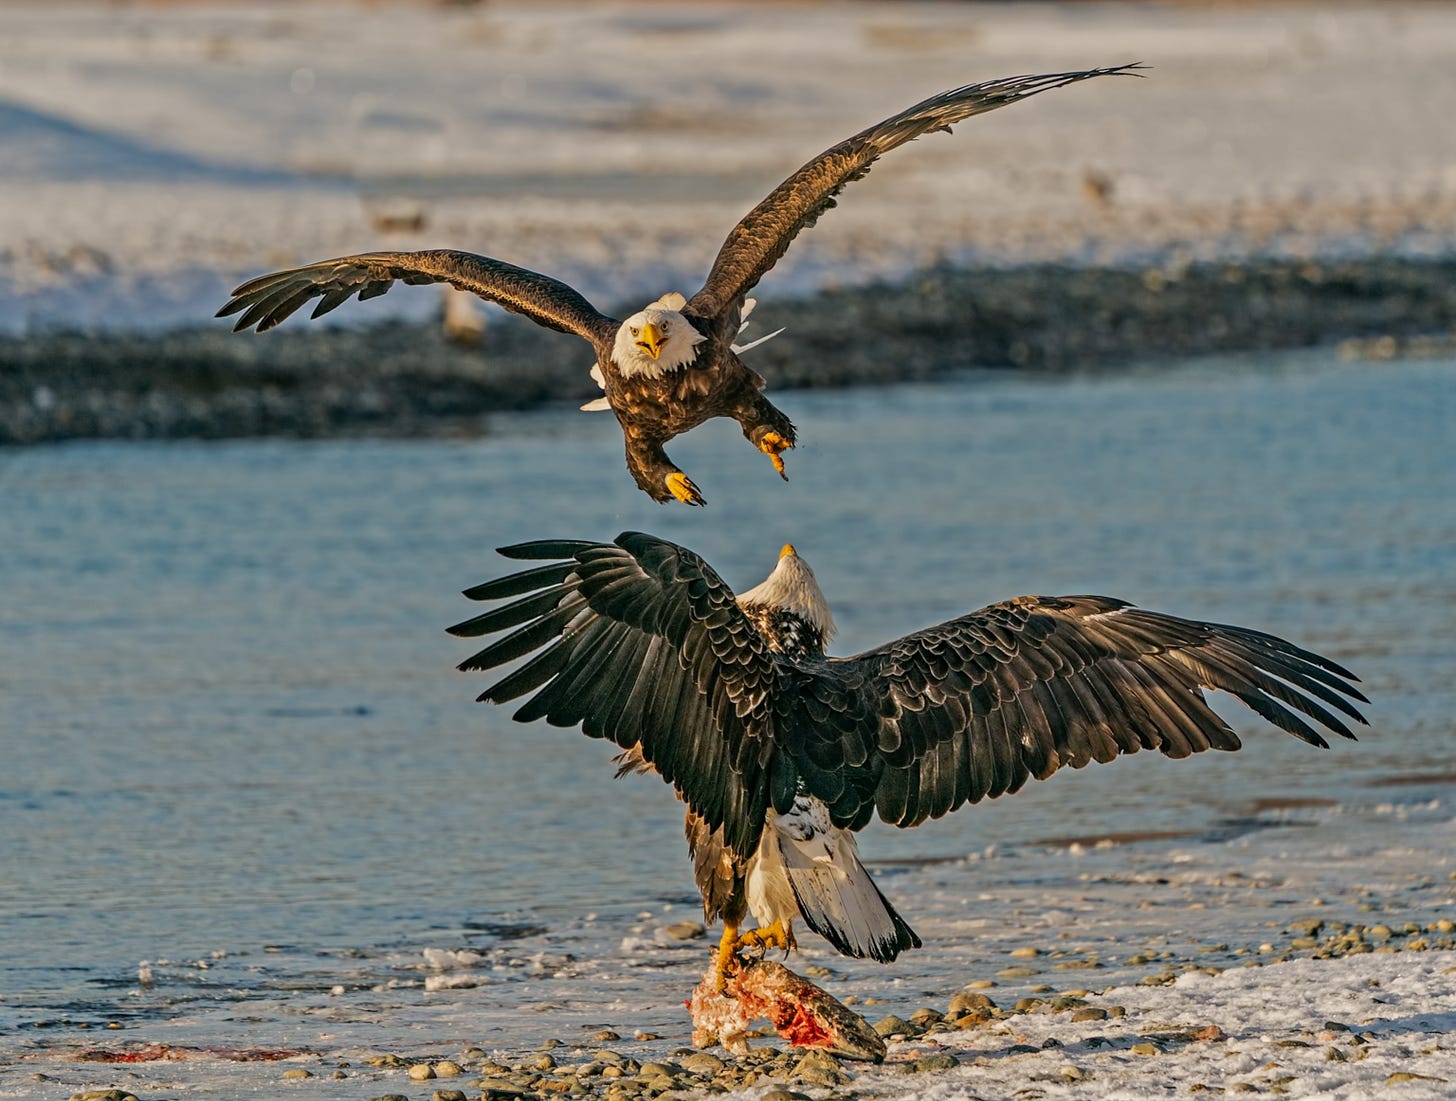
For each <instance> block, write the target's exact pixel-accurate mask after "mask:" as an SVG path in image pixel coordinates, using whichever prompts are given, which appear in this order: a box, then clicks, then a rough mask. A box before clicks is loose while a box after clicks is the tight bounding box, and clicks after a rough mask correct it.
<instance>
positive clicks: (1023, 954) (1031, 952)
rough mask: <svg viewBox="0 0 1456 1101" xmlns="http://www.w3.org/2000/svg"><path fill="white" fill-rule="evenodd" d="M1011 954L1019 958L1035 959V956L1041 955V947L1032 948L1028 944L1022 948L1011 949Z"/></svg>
mask: <svg viewBox="0 0 1456 1101" xmlns="http://www.w3.org/2000/svg"><path fill="white" fill-rule="evenodd" d="M1011 955H1012V956H1014V957H1015V958H1016V959H1019V960H1033V959H1036V957H1037V956H1039V955H1041V949H1040V948H1033V947H1031V946H1030V945H1027V946H1024V947H1022V948H1013V949H1011Z"/></svg>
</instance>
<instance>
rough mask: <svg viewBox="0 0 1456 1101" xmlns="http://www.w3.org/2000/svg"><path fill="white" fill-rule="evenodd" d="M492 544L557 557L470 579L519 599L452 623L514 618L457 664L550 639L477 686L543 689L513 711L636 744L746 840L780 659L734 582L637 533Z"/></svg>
mask: <svg viewBox="0 0 1456 1101" xmlns="http://www.w3.org/2000/svg"><path fill="white" fill-rule="evenodd" d="M500 553H501V554H503V555H505V556H506V557H507V558H520V559H546V560H552V561H551V564H550V565H546V566H539V567H537V568H535V569H531V570H527V571H525V572H523V573H518V574H513V575H511V576H509V577H503V578H501V579H499V580H497V581H491V582H486V583H485V584H484V585H479V586H477V587H475V588H473V589H468V590H466V593H465V595H466V596H468V597H471V598H472V599H475V600H498V599H502V598H505V597H519V598H520V599H517V600H514V601H512V602H511V603H509V604H505V605H503V606H501V607H498V608H495V609H493V610H491V611H488V612H486V613H484V614H483V615H480V616H477V617H475V618H474V619H471V620H467V621H466V622H464V623H460V624H457V625H456V626H454V627H451V628H450V632H451V634H454V635H459V636H463V637H477V636H481V635H486V634H492V633H495V632H497V631H503V630H507V629H508V628H516V630H514V631H512V632H511V633H510V634H508V635H506V636H505V637H504V638H501V639H499V640H498V641H496V642H495V643H494V644H492V645H491V646H489V647H487V648H486V649H484V650H482V651H481V652H480V653H478V654H476V655H475V656H474V657H472V658H470V659H469V660H467V661H465V662H463V663H462V664H461V666H460V668H461V669H462V670H473V669H491V668H495V667H496V666H500V665H504V664H506V663H508V662H511V661H514V660H516V659H518V658H522V657H525V656H526V655H527V654H530V653H532V652H533V651H535V650H538V649H541V648H542V647H545V649H542V650H541V652H540V653H539V654H537V655H536V656H535V657H533V658H532V659H531V660H529V661H527V662H526V663H525V664H524V665H522V666H520V667H519V668H518V669H516V670H514V671H513V672H512V673H510V674H509V675H508V676H506V677H505V678H504V679H503V680H500V681H498V682H496V683H495V684H493V685H491V686H490V687H489V688H487V689H486V690H485V691H484V692H483V693H482V694H481V696H480V699H481V700H489V701H492V702H495V703H504V702H506V701H508V700H513V699H516V698H518V697H520V696H523V695H525V694H526V693H527V692H531V691H534V690H537V689H539V691H537V692H536V694H535V695H534V696H533V697H532V698H531V699H530V700H528V701H527V702H526V704H525V705H524V706H523V707H521V709H520V710H519V711H517V712H516V714H515V718H516V719H517V720H519V721H521V722H530V721H531V720H533V719H541V718H544V719H545V720H546V721H547V722H548V723H551V724H552V725H554V726H565V727H570V726H575V725H577V724H578V723H580V724H581V728H582V731H583V732H584V733H586V734H588V735H590V736H591V737H593V738H605V739H607V740H609V741H612V742H615V743H616V744H617V745H619V746H621V747H622V748H623V749H633V748H634V747H637V749H638V752H640V755H641V757H642V758H643V759H644V760H646V761H647V762H649V763H650V764H652V765H653V766H654V767H655V768H656V769H657V771H658V772H659V773H661V774H662V776H663V778H664V779H666V780H668V781H669V782H671V783H672V784H673V785H674V786H675V787H676V788H677V789H678V791H679V792H680V793H681V795H682V797H683V801H684V802H686V803H687V804H688V806H689V807H691V808H692V809H693V810H694V811H696V812H697V813H698V814H699V815H700V816H701V817H702V818H703V819H704V821H706V822H707V823H708V824H709V827H710V828H711V829H717V828H719V827H724V829H725V840H726V841H727V843H728V844H729V845H730V846H731V847H732V848H733V849H734V850H735V851H736V852H739V853H745V854H747V853H752V852H753V851H754V850H755V849H756V848H757V846H758V836H759V833H760V832H761V830H762V828H763V818H764V812H765V810H766V809H767V806H768V800H769V789H770V784H771V782H772V777H771V776H770V775H769V770H770V768H771V766H772V762H773V760H774V759H775V756H776V754H775V752H774V751H775V746H774V735H773V724H774V718H773V713H772V708H773V702H774V699H775V698H776V697H777V696H778V689H777V687H776V683H775V682H776V681H777V679H778V677H779V668H778V666H777V664H776V663H775V662H774V661H773V659H772V658H771V657H770V656H769V653H768V647H767V645H766V644H765V643H764V641H763V639H762V638H761V637H760V636H759V634H758V632H757V631H756V630H755V629H754V628H753V626H752V624H751V623H749V621H748V619H747V617H746V616H745V615H744V614H743V612H742V610H741V609H740V608H739V607H738V605H737V603H736V602H735V601H734V599H733V592H732V590H730V589H729V588H728V586H727V585H726V584H724V583H723V581H722V579H721V578H719V577H718V575H717V574H716V573H715V572H714V571H713V568H712V567H711V566H709V565H708V564H707V563H706V562H704V561H703V560H702V559H701V558H699V557H698V556H697V555H696V554H694V553H693V552H692V551H689V550H686V549H685V548H683V547H678V546H675V545H674V544H672V543H668V542H666V541H664V540H660V539H656V538H654V537H652V536H650V535H640V534H636V533H632V532H627V533H624V534H622V535H619V536H618V537H617V541H616V542H615V543H584V542H570V541H558V542H537V543H523V544H520V545H518V546H514V547H504V548H502V549H501V551H500ZM563 558H565V559H568V561H564V562H563V561H555V560H559V559H563ZM524 594H529V595H524ZM792 797H793V795H792V788H790V794H789V801H790V802H792Z"/></svg>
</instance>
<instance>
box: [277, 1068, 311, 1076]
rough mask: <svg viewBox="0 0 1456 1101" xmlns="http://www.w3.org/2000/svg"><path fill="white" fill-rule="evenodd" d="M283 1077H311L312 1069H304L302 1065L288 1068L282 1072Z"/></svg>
mask: <svg viewBox="0 0 1456 1101" xmlns="http://www.w3.org/2000/svg"><path fill="white" fill-rule="evenodd" d="M283 1077H284V1078H290V1079H298V1078H312V1077H313V1071H311V1070H304V1069H303V1067H292V1068H290V1069H289V1070H285V1071H284V1072H283Z"/></svg>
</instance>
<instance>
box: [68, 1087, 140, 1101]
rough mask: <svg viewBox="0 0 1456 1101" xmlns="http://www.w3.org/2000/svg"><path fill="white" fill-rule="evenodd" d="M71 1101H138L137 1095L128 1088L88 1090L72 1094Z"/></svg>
mask: <svg viewBox="0 0 1456 1101" xmlns="http://www.w3.org/2000/svg"><path fill="white" fill-rule="evenodd" d="M71 1101H137V1095H136V1094H134V1093H128V1092H127V1091H126V1090H118V1089H110V1090H86V1091H85V1092H83V1093H73V1094H71Z"/></svg>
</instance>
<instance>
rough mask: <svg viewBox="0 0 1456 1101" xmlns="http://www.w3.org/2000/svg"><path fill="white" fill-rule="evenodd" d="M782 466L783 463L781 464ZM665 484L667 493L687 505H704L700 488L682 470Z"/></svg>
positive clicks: (672, 474)
mask: <svg viewBox="0 0 1456 1101" xmlns="http://www.w3.org/2000/svg"><path fill="white" fill-rule="evenodd" d="M775 461H777V460H775ZM779 465H780V466H782V465H783V464H782V463H779ZM663 484H664V485H666V486H667V491H668V492H669V493H671V494H672V495H673V496H674V497H675V498H677V499H678V500H679V501H681V502H682V503H683V504H685V505H701V504H703V503H704V501H703V495H702V494H701V493H699V492H698V487H697V486H695V485H693V483H692V479H691V478H689V477H688V476H687V475H686V474H684V473H683V472H682V471H681V470H674V471H673V472H672V473H671V474H669V475H668V476H667V477H666V478H664V479H663Z"/></svg>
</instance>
